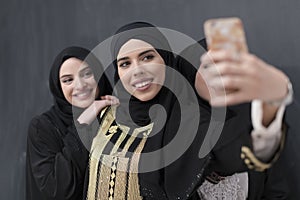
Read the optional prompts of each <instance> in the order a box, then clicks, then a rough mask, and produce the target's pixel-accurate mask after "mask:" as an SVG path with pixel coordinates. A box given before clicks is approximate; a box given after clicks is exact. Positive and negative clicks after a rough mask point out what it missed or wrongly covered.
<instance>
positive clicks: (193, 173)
mask: <svg viewBox="0 0 300 200" xmlns="http://www.w3.org/2000/svg"><path fill="white" fill-rule="evenodd" d="M130 39H138V40H142V41H144V42H147V43H149V44H150V45H152V46H153V47H154V48H155V49H156V51H157V52H158V53H159V54H160V56H161V57H162V59H163V60H164V62H165V65H166V66H167V67H166V76H165V82H164V86H162V88H161V90H160V91H159V93H158V94H157V95H156V96H155V97H154V98H153V99H151V100H149V101H146V102H145V101H140V100H138V99H137V98H135V97H133V96H131V95H129V94H128V93H127V91H126V90H125V89H124V87H123V86H122V84H117V86H116V88H117V92H118V98H119V99H120V103H121V104H120V106H119V107H118V109H117V122H119V123H121V124H125V125H127V126H128V124H129V125H132V124H137V125H138V126H144V125H147V124H149V123H150V121H154V127H155V125H156V124H159V123H160V118H162V117H161V116H163V115H164V116H166V120H165V122H164V124H163V125H162V128H161V127H160V128H158V129H157V130H156V129H155V128H154V129H153V130H152V132H154V133H155V132H157V133H156V134H155V135H151V134H150V136H151V137H150V138H148V139H147V142H146V144H145V147H144V149H143V152H152V151H155V150H158V149H162V147H164V146H166V145H168V144H169V143H171V142H172V140H173V139H174V138H175V137H176V134H177V133H178V131H179V128H180V123H185V125H186V126H187V128H188V126H189V122H191V123H192V122H194V123H195V121H194V120H195V119H192V116H193V115H194V113H192V111H193V110H188V109H187V110H186V112H188V111H190V112H191V113H190V117H191V118H190V119H182V118H181V116H182V113H181V111H182V109H181V106H185V105H181V104H180V103H179V100H178V95H180V96H181V97H185V98H189V97H191V95H190V92H194V91H193V90H192V91H191V90H188V89H187V87H186V85H185V84H183V83H182V81H180V80H179V79H178V77H177V76H176V73H175V72H174V69H177V68H176V66H175V57H174V54H173V53H172V50H171V48H170V45H169V43H168V40H167V39H166V37H165V36H164V35H163V34H162V32H161V31H160V30H159V29H158V28H156V27H154V26H153V25H152V24H149V23H146V22H135V23H131V24H128V25H125V26H123V27H122V28H120V29H119V30H118V31H117V32H116V35H115V36H114V37H113V40H112V49H111V52H112V56H113V58H114V59H115V60H114V67H115V69H116V73H115V83H117V82H118V81H119V76H118V67H117V63H116V58H117V55H118V52H119V50H120V48H121V47H122V46H123V45H124V44H125V43H126V42H127V41H129V40H130ZM174 73H175V74H174ZM166 86H167V87H166ZM175 94H176V95H175ZM124 96H125V98H124ZM126 97H127V98H128V97H130V101H129V104H128V103H126ZM123 101H124V102H125V103H123ZM194 103H195V102H194ZM155 104H158V105H160V106H163V108H164V110H165V113H162V112H160V111H161V109H157V110H156V111H154V112H153V110H151V114H150V115H151V117H149V109H150V108H153V107H154V105H155ZM192 104H193V103H192ZM128 105H129V106H128ZM194 106H197V107H198V103H196V104H195V105H194ZM128 107H129V108H128ZM190 108H193V106H189V109H190ZM194 108H196V107H194ZM154 110H155V109H154ZM128 116H131V118H132V121H133V122H134V123H133V122H132V121H131V120H130V119H128ZM196 123H197V125H198V123H199V121H196ZM189 128H191V127H189ZM197 128H198V127H195V129H197ZM205 128H207V127H205ZM182 132H183V131H182V130H181V134H182ZM186 134H187V136H186V137H185V138H184V139H183V140H182V141H180V142H178V141H177V145H179V146H180V145H183V146H184V145H185V143H189V142H191V141H190V140H192V142H191V143H192V144H191V143H190V144H191V145H190V146H188V147H187V150H186V151H185V152H184V153H181V154H180V155H181V156H179V158H178V159H177V160H176V161H174V162H173V163H171V164H170V163H167V162H166V160H168V158H169V157H172V154H174V152H176V151H177V149H176V147H174V146H173V148H171V149H172V150H170V149H169V150H167V151H162V153H161V154H160V155H158V156H157V157H156V158H153V157H152V158H151V160H149V158H147V157H144V156H143V155H141V160H140V163H139V168H141V167H144V166H145V165H153V163H164V162H166V165H167V166H165V167H164V168H162V169H160V170H157V171H152V172H147V173H140V174H139V182H140V189H141V194H142V196H143V197H145V199H152V198H153V199H175V198H176V199H177V198H178V199H187V198H189V197H190V196H191V195H195V193H193V192H195V189H196V186H197V185H198V184H199V183H200V182H201V181H202V173H203V168H204V166H205V165H206V159H199V158H198V153H199V149H200V145H201V138H202V136H201V137H196V138H197V139H196V140H193V139H194V136H195V135H192V134H191V135H189V133H188V131H187V133H186ZM177 147H178V146H177ZM172 151H173V152H172ZM175 154H176V153H175ZM154 165H155V164H154ZM192 193H193V194H192Z"/></svg>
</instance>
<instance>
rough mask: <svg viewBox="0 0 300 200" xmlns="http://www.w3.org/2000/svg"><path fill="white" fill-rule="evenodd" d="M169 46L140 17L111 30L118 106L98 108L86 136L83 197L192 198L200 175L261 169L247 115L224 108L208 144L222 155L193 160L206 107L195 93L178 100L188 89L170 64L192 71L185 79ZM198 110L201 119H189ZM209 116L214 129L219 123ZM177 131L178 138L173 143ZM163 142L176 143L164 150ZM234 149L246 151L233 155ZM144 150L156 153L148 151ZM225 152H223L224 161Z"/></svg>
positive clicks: (206, 115) (203, 131)
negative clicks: (89, 138)
mask: <svg viewBox="0 0 300 200" xmlns="http://www.w3.org/2000/svg"><path fill="white" fill-rule="evenodd" d="M171 52H172V51H171V48H170V46H169V44H168V42H167V40H166V38H165V37H164V36H163V35H162V33H161V32H160V31H159V30H158V29H157V28H155V27H154V26H153V25H151V24H148V23H144V22H136V23H132V24H128V25H126V26H124V27H122V28H120V29H119V30H118V32H117V34H116V35H115V36H114V38H113V42H112V54H113V59H115V62H114V66H115V68H116V74H115V82H116V86H115V88H116V92H117V94H118V97H119V99H120V102H121V104H120V106H119V107H118V108H115V107H110V108H108V109H107V110H106V112H105V114H104V115H103V118H102V124H101V127H100V130H99V132H98V134H97V136H96V137H95V139H94V141H93V145H92V152H91V158H90V174H89V179H90V180H89V185H88V193H87V199H189V198H190V199H193V198H194V199H198V198H199V196H198V195H197V192H196V190H197V188H198V187H199V186H200V185H201V183H202V182H203V179H204V178H206V177H208V178H209V179H210V181H212V182H214V181H215V182H218V181H221V180H223V179H224V176H228V175H232V174H234V173H236V172H243V171H247V170H249V169H253V168H255V169H258V170H265V169H267V168H268V166H269V164H265V163H263V162H261V161H259V160H257V159H256V158H255V156H254V157H252V156H253V153H252V152H251V150H250V151H248V150H249V149H251V148H252V140H251V137H250V134H249V133H250V132H251V130H252V125H251V119H250V116H249V115H247V113H245V114H246V115H244V117H245V120H244V121H243V120H242V121H241V120H240V119H239V115H236V113H235V112H231V111H230V112H228V113H227V115H226V122H225V125H224V127H223V130H222V134H221V137H220V139H219V140H218V142H217V144H216V145H215V147H214V149H215V150H219V151H220V149H221V150H222V149H223V150H224V149H225V150H224V153H222V152H221V154H219V155H218V156H217V157H214V158H213V160H211V155H212V154H210V155H208V156H206V157H204V158H201V159H200V158H199V156H198V153H199V149H200V146H201V144H202V142H203V138H204V136H205V134H206V133H207V129H208V126H209V121H210V120H211V115H210V111H209V110H207V106H208V104H207V103H206V104H205V103H204V101H203V99H201V98H198V99H197V100H196V102H195V101H193V100H191V99H189V100H191V101H184V102H183V103H182V99H184V97H186V98H190V97H191V96H192V94H193V91H191V90H188V88H189V87H188V86H187V85H188V84H186V83H184V82H182V81H180V78H179V77H178V76H176V75H175V74H176V73H175V74H174V73H173V72H174V71H172V70H171V69H176V70H178V71H180V72H181V73H182V74H184V75H185V76H187V77H192V79H194V80H193V81H192V82H194V81H195V73H194V72H193V71H192V72H191V73H190V72H188V71H187V72H182V71H181V70H185V69H181V68H180V67H178V66H177V65H176V66H175V65H174V63H175V62H174V55H173V54H172V53H171ZM177 64H178V63H177ZM158 65H160V66H161V69H160V70H159V69H158V67H157V66H158ZM166 66H168V67H166ZM119 80H120V82H118V81H119ZM162 85H163V86H162ZM128 101H129V102H128ZM157 105H160V106H157ZM199 105H200V107H199ZM157 107H158V108H157ZM160 108H164V110H165V111H164V112H162V111H161V109H160ZM198 112H199V113H200V115H201V120H199V118H197V117H195V118H193V117H194V115H197V113H198ZM186 113H188V114H187V115H185V114H186ZM182 116H185V117H182ZM188 116H190V117H188ZM214 117H216V116H214ZM214 120H215V122H217V123H215V124H216V127H217V126H218V125H219V124H220V121H218V120H219V119H214ZM195 121H197V122H196V126H195V123H194V122H195ZM241 123H243V126H242V125H241ZM181 125H183V126H184V128H185V130H184V131H183V130H182V129H180V128H181ZM189 128H190V129H189ZM191 129H195V130H196V133H195V134H193V130H191ZM178 135H179V138H180V142H178V141H176V139H177V138H178V137H177V136H178ZM181 136H183V137H181ZM212 139H213V138H212ZM174 141H175V143H173V142H174ZM170 144H175V146H176V147H177V148H176V147H174V146H172V145H171V148H170V149H168V148H164V147H168V145H170ZM185 145H187V146H185ZM182 146H184V147H183V148H181V147H182ZM186 147H187V148H186ZM242 147H243V148H245V149H247V153H245V154H243V157H242V158H241V149H242ZM160 149H162V150H161V151H158V150H160ZM228 149H229V150H230V151H229V150H228ZM182 150H183V151H182ZM151 152H158V153H157V154H152V155H155V156H151V155H150V156H149V155H148V154H147V153H151ZM226 152H227V153H228V152H230V159H228V155H227V154H226ZM243 153H244V152H243ZM174 155H175V156H174ZM224 155H226V156H225V157H224ZM214 156H215V155H214ZM248 156H250V157H251V159H250V158H249V157H248ZM170 158H171V159H170ZM172 158H175V159H173V160H172ZM209 160H211V161H209ZM275 160H276V158H274V159H273V160H271V161H270V163H272V162H273V161H275ZM208 161H209V165H207V163H208ZM252 161H254V162H252ZM270 165H271V164H270ZM265 167H266V168H265ZM216 171H217V172H219V174H216V173H215V172H216ZM215 175H216V176H215Z"/></svg>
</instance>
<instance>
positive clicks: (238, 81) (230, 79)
mask: <svg viewBox="0 0 300 200" xmlns="http://www.w3.org/2000/svg"><path fill="white" fill-rule="evenodd" d="M243 82H244V81H243V79H242V78H241V77H239V76H231V75H230V76H228V75H227V76H218V77H215V78H213V79H211V81H209V87H213V88H214V89H215V90H225V91H227V90H229V91H231V90H238V89H241V88H242V87H243V84H244V83H243Z"/></svg>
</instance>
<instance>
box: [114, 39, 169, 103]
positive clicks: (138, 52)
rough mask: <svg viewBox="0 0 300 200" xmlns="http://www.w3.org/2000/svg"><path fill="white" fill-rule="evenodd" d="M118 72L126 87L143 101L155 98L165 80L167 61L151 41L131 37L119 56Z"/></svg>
mask: <svg viewBox="0 0 300 200" xmlns="http://www.w3.org/2000/svg"><path fill="white" fill-rule="evenodd" d="M117 65H118V74H119V77H120V80H121V82H122V84H123V86H124V88H125V89H126V90H127V91H128V92H129V93H130V94H132V95H133V96H134V97H136V98H137V99H139V100H141V101H149V100H151V99H153V98H154V97H155V96H156V95H157V94H158V92H159V91H160V89H161V87H162V85H163V83H164V80H165V62H164V60H163V59H162V57H161V56H160V54H159V53H158V52H157V51H156V50H155V49H154V47H153V46H151V45H150V44H149V43H147V42H144V41H142V40H137V39H131V40H129V41H128V42H126V43H125V44H124V45H123V46H122V47H121V49H120V51H119V54H118V56H117Z"/></svg>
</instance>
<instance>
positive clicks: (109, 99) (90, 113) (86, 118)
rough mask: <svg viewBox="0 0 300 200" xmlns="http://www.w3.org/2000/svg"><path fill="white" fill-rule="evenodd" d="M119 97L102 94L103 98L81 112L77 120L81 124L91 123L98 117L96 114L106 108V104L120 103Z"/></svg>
mask: <svg viewBox="0 0 300 200" xmlns="http://www.w3.org/2000/svg"><path fill="white" fill-rule="evenodd" d="M119 104H120V102H119V99H118V98H116V97H114V96H111V95H106V96H102V97H101V100H96V101H94V102H93V103H92V104H91V105H90V106H89V107H88V108H87V109H85V111H83V112H82V113H81V115H80V116H79V117H78V119H77V121H78V122H79V123H80V124H91V123H92V121H94V120H95V119H96V116H97V115H98V114H99V112H100V111H101V110H102V109H103V108H105V107H106V106H112V105H119Z"/></svg>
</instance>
